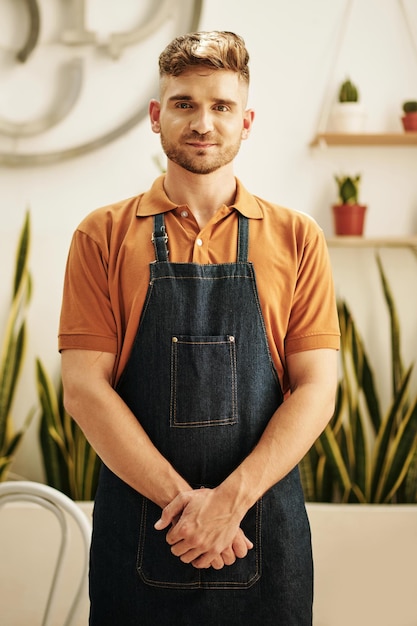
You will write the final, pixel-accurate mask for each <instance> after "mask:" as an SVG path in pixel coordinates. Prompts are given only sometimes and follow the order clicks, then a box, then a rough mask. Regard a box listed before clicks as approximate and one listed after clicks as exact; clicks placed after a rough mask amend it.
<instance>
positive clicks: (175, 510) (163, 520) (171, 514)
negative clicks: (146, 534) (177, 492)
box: [154, 496, 186, 530]
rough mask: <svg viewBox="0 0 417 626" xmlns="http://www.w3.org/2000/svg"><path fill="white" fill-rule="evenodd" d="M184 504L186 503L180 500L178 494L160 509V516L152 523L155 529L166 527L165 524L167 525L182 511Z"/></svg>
mask: <svg viewBox="0 0 417 626" xmlns="http://www.w3.org/2000/svg"><path fill="white" fill-rule="evenodd" d="M185 504H186V503H185V502H183V501H182V499H181V497H180V496H177V497H176V498H174V500H173V501H172V502H170V503H169V504H167V505H166V507H165V508H163V509H162V515H161V517H160V518H159V520H158V521H156V522H155V524H154V528H155V530H163V529H164V528H167V526H169V525H170V524H171V523H172V522H173V521H174V520H175V518H176V517H177V516H179V515H180V514H181V513H182V511H183V509H184V507H185Z"/></svg>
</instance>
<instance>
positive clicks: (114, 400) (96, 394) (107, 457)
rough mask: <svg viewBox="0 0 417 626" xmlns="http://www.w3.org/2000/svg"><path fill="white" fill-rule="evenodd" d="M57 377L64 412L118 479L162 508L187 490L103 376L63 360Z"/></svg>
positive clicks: (182, 480) (181, 479) (185, 483)
mask: <svg viewBox="0 0 417 626" xmlns="http://www.w3.org/2000/svg"><path fill="white" fill-rule="evenodd" d="M62 373H63V382H64V401H65V406H66V409H67V411H68V413H69V414H70V415H71V416H72V417H73V419H74V420H75V421H76V422H77V423H78V425H79V426H80V428H81V429H82V431H83V432H84V434H85V436H86V438H87V439H88V441H89V442H90V444H91V445H92V447H93V448H94V449H95V450H96V452H97V454H98V455H99V456H100V458H101V459H102V460H103V462H104V463H105V464H106V465H107V466H108V467H109V468H110V469H111V470H112V471H113V472H114V473H115V474H116V475H117V476H119V477H120V478H121V479H122V480H124V481H125V482H126V483H128V484H129V485H130V486H131V487H133V488H134V489H136V491H138V492H139V493H141V494H142V495H144V496H145V497H147V498H149V499H150V500H152V501H153V502H155V503H156V504H158V506H160V507H161V508H163V507H164V506H166V505H167V504H168V503H169V502H171V501H172V500H173V499H174V498H175V496H177V495H178V493H180V492H181V491H187V490H189V489H190V486H189V484H188V483H187V481H186V480H184V479H183V478H182V477H181V476H180V475H179V474H178V473H177V472H176V471H175V470H174V468H173V467H172V465H171V464H170V463H169V462H168V461H167V460H166V459H165V458H164V457H163V456H162V454H161V453H160V452H159V451H158V450H157V448H156V447H155V446H154V445H153V443H152V442H151V440H150V439H149V437H148V436H147V434H146V432H145V431H144V429H143V428H142V426H141V425H140V423H139V421H138V420H137V419H136V417H135V416H134V415H133V413H132V412H131V411H130V409H129V408H128V406H127V405H126V404H125V403H124V402H123V400H122V399H121V397H120V396H119V395H118V394H117V393H116V392H115V391H114V389H113V388H112V387H111V386H110V384H109V382H108V381H107V380H106V379H105V378H104V377H98V378H97V377H94V379H92V378H91V377H90V376H91V372H90V368H86V369H85V371H81V372H80V371H77V368H73V367H71V368H70V369H68V368H67V367H66V364H65V360H64V359H63V370H62Z"/></svg>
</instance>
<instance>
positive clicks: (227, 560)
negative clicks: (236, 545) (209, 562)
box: [221, 547, 236, 565]
mask: <svg viewBox="0 0 417 626" xmlns="http://www.w3.org/2000/svg"><path fill="white" fill-rule="evenodd" d="M221 556H222V559H223V562H224V564H225V565H233V563H234V562H235V561H236V555H235V552H234V551H233V549H232V548H231V547H230V548H226V550H223V552H222V554H221Z"/></svg>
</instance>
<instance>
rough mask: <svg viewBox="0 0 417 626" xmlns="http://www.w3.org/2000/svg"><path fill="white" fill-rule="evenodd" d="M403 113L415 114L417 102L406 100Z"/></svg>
mask: <svg viewBox="0 0 417 626" xmlns="http://www.w3.org/2000/svg"><path fill="white" fill-rule="evenodd" d="M403 111H404V113H415V112H417V100H408V102H404V104H403Z"/></svg>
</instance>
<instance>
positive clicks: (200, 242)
mask: <svg viewBox="0 0 417 626" xmlns="http://www.w3.org/2000/svg"><path fill="white" fill-rule="evenodd" d="M196 244H197V246H202V245H203V240H202V239H200V237H199V238H198V239H197V241H196Z"/></svg>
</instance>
